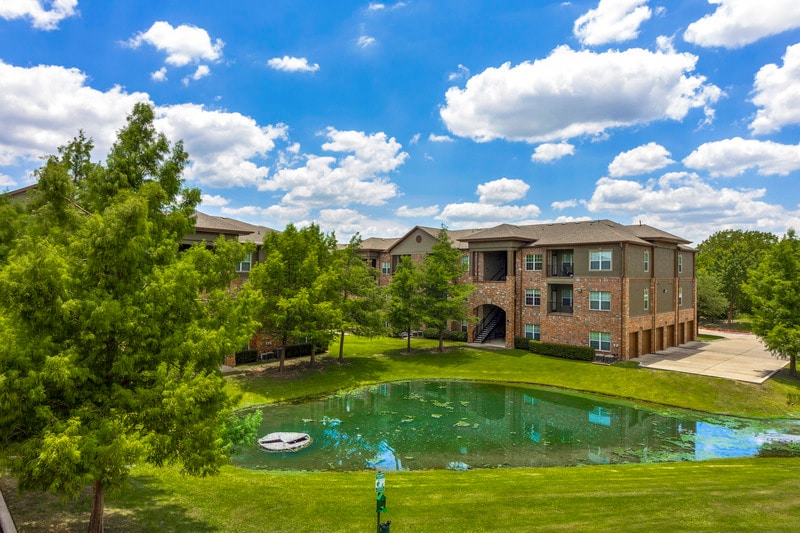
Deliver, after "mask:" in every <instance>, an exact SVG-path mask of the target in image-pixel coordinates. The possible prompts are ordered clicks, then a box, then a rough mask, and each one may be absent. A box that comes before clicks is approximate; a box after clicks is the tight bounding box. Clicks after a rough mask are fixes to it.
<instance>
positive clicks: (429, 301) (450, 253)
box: [422, 227, 475, 352]
mask: <svg viewBox="0 0 800 533" xmlns="http://www.w3.org/2000/svg"><path fill="white" fill-rule="evenodd" d="M463 257H464V254H463V253H462V252H461V251H459V250H458V249H457V248H455V247H453V243H452V242H451V241H450V237H449V235H448V234H447V230H446V229H445V228H444V227H442V228H441V229H440V230H439V233H438V234H437V236H436V242H435V243H434V245H433V247H432V249H431V253H429V254H428V255H426V256H425V260H424V262H423V264H422V294H423V299H424V302H425V303H424V309H425V316H424V322H425V326H426V327H431V328H436V329H437V330H438V331H439V351H440V352H442V351H444V333H445V331H447V325H448V324H449V323H450V322H451V321H459V322H460V321H461V320H464V319H465V318H467V316H469V310H468V309H467V307H466V305H467V300H468V298H469V295H470V294H472V291H474V290H475V287H474V286H472V285H469V284H467V283H463V282H461V277H462V276H463V275H464V262H463Z"/></svg>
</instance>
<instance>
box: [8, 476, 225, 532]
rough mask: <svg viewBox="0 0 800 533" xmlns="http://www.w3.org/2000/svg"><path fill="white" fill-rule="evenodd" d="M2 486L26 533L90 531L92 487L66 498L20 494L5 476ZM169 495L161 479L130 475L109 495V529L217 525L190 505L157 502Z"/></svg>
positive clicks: (205, 527)
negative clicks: (201, 517) (197, 516)
mask: <svg viewBox="0 0 800 533" xmlns="http://www.w3.org/2000/svg"><path fill="white" fill-rule="evenodd" d="M0 487H2V489H3V495H4V497H5V500H6V504H7V506H8V508H9V511H10V512H11V515H12V517H13V518H14V523H15V524H16V526H17V530H18V531H20V532H25V533H38V532H47V533H53V532H69V531H86V530H87V529H88V528H89V515H90V514H91V507H92V492H91V488H87V489H86V490H85V491H84V492H83V493H82V494H81V495H80V496H78V498H77V499H74V500H73V499H66V498H63V497H61V496H57V495H55V494H51V493H49V492H42V491H30V492H24V493H22V494H20V493H19V492H18V491H17V483H16V480H15V479H13V478H8V477H5V478H2V479H1V480H0ZM163 495H166V493H165V491H164V490H162V489H160V488H158V480H155V479H147V478H142V477H134V478H130V480H129V483H128V484H127V485H126V486H125V488H124V489H123V490H122V491H118V492H113V493H110V494H107V495H106V506H105V512H104V516H103V521H104V525H105V528H106V530H107V531H117V532H122V533H127V532H131V533H132V532H139V531H166V532H169V531H176V532H178V531H181V532H182V531H186V532H188V531H192V532H200V533H203V532H211V531H216V529H215V528H213V527H211V526H209V525H208V524H206V523H204V522H202V521H199V520H197V519H195V518H192V517H190V516H189V515H188V513H187V509H184V508H182V507H180V506H178V505H175V504H163V503H162V504H157V503H156V504H154V502H155V501H156V499H157V498H158V497H159V496H163Z"/></svg>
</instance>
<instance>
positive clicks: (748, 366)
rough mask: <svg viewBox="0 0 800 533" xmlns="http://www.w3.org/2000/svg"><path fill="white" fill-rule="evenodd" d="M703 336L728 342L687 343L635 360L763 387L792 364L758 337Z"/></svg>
mask: <svg viewBox="0 0 800 533" xmlns="http://www.w3.org/2000/svg"><path fill="white" fill-rule="evenodd" d="M700 332H701V333H708V334H710V335H720V336H724V337H725V338H724V339H720V340H715V341H710V342H703V341H693V342H687V343H686V344H681V345H680V346H675V347H672V348H667V349H665V350H661V351H659V352H656V353H651V354H646V355H643V356H641V357H639V358H637V359H633V360H634V361H638V362H639V365H640V366H641V367H643V368H653V369H657V370H672V371H673V372H684V373H687V374H701V375H704V376H714V377H718V378H726V379H733V380H736V381H745V382H748V383H759V384H760V383H764V382H765V381H766V380H768V379H769V378H770V377H772V375H773V374H775V373H776V372H778V371H779V370H780V369H781V368H783V367H785V366H786V365H788V364H789V360H788V359H780V358H777V357H775V356H774V355H772V354H771V353H769V352H768V351H767V350H766V348H764V346H763V345H762V344H761V342H760V341H759V340H758V337H756V336H755V335H751V334H747V333H730V332H727V331H725V332H719V331H710V330H708V331H706V330H700Z"/></svg>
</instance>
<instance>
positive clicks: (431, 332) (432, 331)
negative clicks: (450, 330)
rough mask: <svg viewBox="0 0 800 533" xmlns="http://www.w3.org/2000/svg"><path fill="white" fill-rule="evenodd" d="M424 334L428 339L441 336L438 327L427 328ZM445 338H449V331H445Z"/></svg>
mask: <svg viewBox="0 0 800 533" xmlns="http://www.w3.org/2000/svg"><path fill="white" fill-rule="evenodd" d="M422 336H423V337H425V338H426V339H438V338H439V330H438V329H436V328H427V329H426V330H425V331H423V332H422ZM445 338H447V332H446V331H445Z"/></svg>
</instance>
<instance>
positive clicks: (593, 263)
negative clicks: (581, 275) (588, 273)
mask: <svg viewBox="0 0 800 533" xmlns="http://www.w3.org/2000/svg"><path fill="white" fill-rule="evenodd" d="M589 270H611V250H600V251H599V252H589Z"/></svg>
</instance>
